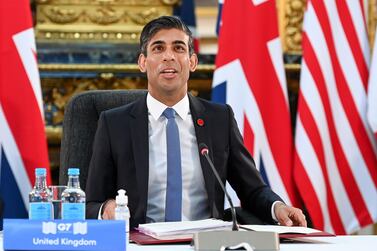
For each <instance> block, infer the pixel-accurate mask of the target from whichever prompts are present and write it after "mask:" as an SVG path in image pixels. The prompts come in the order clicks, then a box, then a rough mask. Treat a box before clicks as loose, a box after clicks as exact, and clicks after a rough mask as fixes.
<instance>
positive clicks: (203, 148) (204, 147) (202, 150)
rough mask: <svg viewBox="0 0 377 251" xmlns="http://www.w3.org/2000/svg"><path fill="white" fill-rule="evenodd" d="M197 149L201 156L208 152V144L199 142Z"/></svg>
mask: <svg viewBox="0 0 377 251" xmlns="http://www.w3.org/2000/svg"><path fill="white" fill-rule="evenodd" d="M199 150H200V154H201V155H203V156H204V155H206V154H208V152H209V150H208V146H207V145H206V144H204V143H200V144H199Z"/></svg>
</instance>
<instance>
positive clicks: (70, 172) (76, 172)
mask: <svg viewBox="0 0 377 251" xmlns="http://www.w3.org/2000/svg"><path fill="white" fill-rule="evenodd" d="M79 174H80V169H78V168H68V175H79Z"/></svg>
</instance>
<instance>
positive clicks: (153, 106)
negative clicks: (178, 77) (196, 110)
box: [147, 92, 190, 120]
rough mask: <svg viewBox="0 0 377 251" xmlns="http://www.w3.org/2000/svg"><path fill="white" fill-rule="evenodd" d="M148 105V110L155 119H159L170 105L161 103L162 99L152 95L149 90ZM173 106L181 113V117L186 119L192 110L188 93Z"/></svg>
mask: <svg viewBox="0 0 377 251" xmlns="http://www.w3.org/2000/svg"><path fill="white" fill-rule="evenodd" d="M147 107H148V111H149V113H150V114H151V115H152V117H153V118H154V119H155V120H158V119H159V118H160V116H161V115H162V113H163V112H164V111H165V109H166V108H167V107H168V106H167V105H165V104H163V103H161V102H160V101H158V100H157V99H155V98H154V97H152V95H150V94H149V92H148V95H147ZM172 108H173V109H174V110H175V112H176V113H177V114H178V115H179V117H181V118H182V120H186V118H187V114H189V112H190V103H189V99H188V96H187V93H186V95H185V96H184V97H183V98H182V99H181V100H180V101H179V102H178V103H176V104H175V105H174V106H173V107H172Z"/></svg>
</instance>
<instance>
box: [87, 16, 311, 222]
mask: <svg viewBox="0 0 377 251" xmlns="http://www.w3.org/2000/svg"><path fill="white" fill-rule="evenodd" d="M140 48H141V53H140V56H139V60H138V65H139V68H140V70H141V71H142V72H145V73H146V74H147V78H148V94H147V95H146V96H145V97H143V98H141V99H139V100H137V101H136V102H134V103H131V104H129V105H125V106H122V107H119V108H115V109H112V110H109V111H106V112H103V113H102V114H101V116H100V119H99V122H98V129H97V133H96V136H95V140H94V146H93V156H92V160H91V163H90V167H89V175H88V180H87V187H86V195H87V217H88V218H98V217H99V218H102V219H113V218H114V208H115V201H114V197H115V196H116V192H117V190H118V189H121V188H122V189H125V190H126V191H127V195H128V198H129V208H130V211H131V220H130V225H131V228H133V227H136V226H137V225H138V224H140V223H146V222H159V221H170V220H173V221H174V220H198V219H204V218H210V217H214V218H222V217H223V212H224V210H223V207H224V193H223V191H222V189H221V187H220V185H219V184H218V182H217V181H216V180H215V176H214V174H213V172H212V170H211V169H210V166H209V165H208V163H207V162H206V160H205V159H204V158H203V157H202V156H200V153H199V144H200V143H205V144H206V145H207V146H208V148H209V155H210V157H211V159H212V161H213V162H214V165H215V167H216V169H217V171H218V173H219V175H220V177H221V179H222V181H223V182H224V183H225V181H228V182H229V183H230V184H231V185H232V187H233V188H234V189H235V191H236V192H237V195H238V197H239V198H240V200H241V204H242V207H243V208H244V209H246V210H249V211H250V212H252V213H254V214H255V215H256V216H257V217H259V218H260V219H262V220H263V221H265V222H270V223H273V222H279V223H280V224H282V225H301V226H306V220H305V216H304V215H303V214H302V212H301V210H300V209H297V208H293V207H290V206H288V205H285V204H284V203H283V202H282V200H281V198H280V197H279V196H278V195H276V194H275V193H274V192H273V191H272V190H271V189H270V188H269V187H268V186H267V185H266V184H264V182H263V181H262V179H261V177H260V175H259V172H258V171H257V169H256V168H255V165H254V161H253V159H252V157H251V156H250V154H249V153H248V151H247V149H246V148H245V146H244V145H243V140H242V136H241V134H240V132H239V130H238V127H237V124H236V121H235V119H234V115H233V111H232V109H231V107H230V106H228V105H224V104H214V103H211V102H208V101H206V100H203V99H200V98H196V97H193V96H191V95H190V94H188V93H187V81H188V79H189V74H190V72H193V71H195V69H196V66H197V64H198V59H197V56H196V54H195V53H194V50H193V41H192V36H191V32H190V31H189V29H188V28H187V26H186V25H185V24H184V23H182V21H181V20H179V19H178V18H176V17H160V18H157V19H155V20H152V21H151V22H149V23H148V24H147V25H146V26H145V27H144V29H143V31H142V33H141V37H140ZM168 113H169V114H170V113H171V114H172V115H168ZM173 146H174V147H173ZM176 151H178V153H179V154H177V153H176ZM172 152H174V153H172Z"/></svg>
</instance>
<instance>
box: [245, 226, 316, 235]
mask: <svg viewBox="0 0 377 251" xmlns="http://www.w3.org/2000/svg"><path fill="white" fill-rule="evenodd" d="M241 227H244V228H247V229H249V230H254V231H258V232H275V233H278V234H287V233H297V234H312V233H318V232H321V231H319V230H317V229H313V228H309V227H287V226H278V225H242V226H241Z"/></svg>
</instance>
